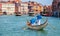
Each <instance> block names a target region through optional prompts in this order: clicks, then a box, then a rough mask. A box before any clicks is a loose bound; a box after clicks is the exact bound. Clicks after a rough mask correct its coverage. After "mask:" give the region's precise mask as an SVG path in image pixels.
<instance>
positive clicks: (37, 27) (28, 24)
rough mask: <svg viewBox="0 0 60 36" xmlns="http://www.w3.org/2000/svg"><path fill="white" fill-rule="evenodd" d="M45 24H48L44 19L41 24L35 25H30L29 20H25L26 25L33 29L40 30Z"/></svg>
mask: <svg viewBox="0 0 60 36" xmlns="http://www.w3.org/2000/svg"><path fill="white" fill-rule="evenodd" d="M47 25H48V22H47V20H46V21H45V22H44V23H43V24H41V25H37V26H36V25H34V26H32V25H31V24H30V22H29V21H27V26H28V28H30V29H34V30H41V29H43V28H45V27H46V26H47Z"/></svg>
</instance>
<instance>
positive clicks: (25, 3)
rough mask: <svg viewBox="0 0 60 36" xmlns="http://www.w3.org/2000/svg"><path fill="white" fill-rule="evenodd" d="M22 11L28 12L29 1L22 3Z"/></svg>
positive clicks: (23, 12)
mask: <svg viewBox="0 0 60 36" xmlns="http://www.w3.org/2000/svg"><path fill="white" fill-rule="evenodd" d="M21 13H22V14H28V2H22V3H21Z"/></svg>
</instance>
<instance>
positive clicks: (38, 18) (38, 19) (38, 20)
mask: <svg viewBox="0 0 60 36" xmlns="http://www.w3.org/2000/svg"><path fill="white" fill-rule="evenodd" d="M36 17H37V25H40V24H41V19H42V16H41V15H40V14H39V15H37V16H36Z"/></svg>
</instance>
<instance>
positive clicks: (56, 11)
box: [52, 0, 60, 17]
mask: <svg viewBox="0 0 60 36" xmlns="http://www.w3.org/2000/svg"><path fill="white" fill-rule="evenodd" d="M52 11H53V16H57V17H60V0H53V2H52Z"/></svg>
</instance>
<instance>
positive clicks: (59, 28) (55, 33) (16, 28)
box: [0, 15, 60, 36]
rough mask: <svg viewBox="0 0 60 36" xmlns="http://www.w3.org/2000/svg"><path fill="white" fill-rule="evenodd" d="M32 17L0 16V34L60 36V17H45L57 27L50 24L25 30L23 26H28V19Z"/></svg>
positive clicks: (12, 35) (7, 35) (5, 35)
mask: <svg viewBox="0 0 60 36" xmlns="http://www.w3.org/2000/svg"><path fill="white" fill-rule="evenodd" d="M31 18H32V17H30V16H27V15H23V16H6V15H5V16H0V36H60V18H54V17H43V18H48V23H49V24H51V25H52V26H54V27H56V29H53V27H51V26H49V25H48V26H47V27H46V28H45V29H43V30H40V31H36V30H29V29H26V30H24V29H23V28H25V27H27V26H26V21H27V20H30V19H31ZM42 21H44V20H42ZM42 23H43V22H42Z"/></svg>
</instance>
